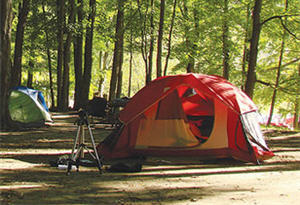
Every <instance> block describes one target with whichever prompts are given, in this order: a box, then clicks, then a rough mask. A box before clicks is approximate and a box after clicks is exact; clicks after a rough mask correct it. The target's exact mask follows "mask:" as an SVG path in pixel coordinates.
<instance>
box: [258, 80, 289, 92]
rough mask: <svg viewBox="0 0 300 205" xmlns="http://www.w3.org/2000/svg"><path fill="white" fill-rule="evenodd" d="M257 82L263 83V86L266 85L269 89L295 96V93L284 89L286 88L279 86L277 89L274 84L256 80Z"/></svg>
mask: <svg viewBox="0 0 300 205" xmlns="http://www.w3.org/2000/svg"><path fill="white" fill-rule="evenodd" d="M256 82H257V83H261V84H263V85H265V86H268V87H270V88H272V89H277V90H280V91H282V92H284V93H287V94H290V95H293V94H294V92H293V91H290V90H288V89H286V88H284V87H280V86H278V87H277V88H276V87H275V85H274V84H272V83H269V82H265V81H262V80H258V79H256Z"/></svg>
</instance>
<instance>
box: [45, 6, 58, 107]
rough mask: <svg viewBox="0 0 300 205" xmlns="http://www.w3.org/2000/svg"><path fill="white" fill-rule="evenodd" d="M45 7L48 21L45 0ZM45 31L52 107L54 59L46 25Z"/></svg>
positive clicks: (52, 103)
mask: <svg viewBox="0 0 300 205" xmlns="http://www.w3.org/2000/svg"><path fill="white" fill-rule="evenodd" d="M42 9H43V19H44V21H45V22H46V21H47V17H46V10H45V5H44V1H43V5H42ZM44 33H45V37H46V44H45V46H46V50H47V62H48V73H49V89H50V98H51V108H53V107H54V106H55V101H54V90H53V76H52V60H51V52H50V41H49V33H48V30H47V27H46V26H45V27H44Z"/></svg>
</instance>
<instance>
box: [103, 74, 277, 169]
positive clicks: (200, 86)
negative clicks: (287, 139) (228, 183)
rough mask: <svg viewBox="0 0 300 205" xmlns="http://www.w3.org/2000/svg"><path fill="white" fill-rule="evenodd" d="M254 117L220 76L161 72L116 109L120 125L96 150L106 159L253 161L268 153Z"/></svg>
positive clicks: (248, 104) (252, 109)
mask: <svg viewBox="0 0 300 205" xmlns="http://www.w3.org/2000/svg"><path fill="white" fill-rule="evenodd" d="M256 117H257V107H256V105H255V104H254V103H253V101H252V100H251V99H250V98H249V97H248V96H247V95H246V94H245V93H244V92H243V91H241V90H240V89H239V88H237V87H236V86H234V85H232V84H231V83H229V82H228V81H227V80H225V79H224V78H222V77H218V76H213V75H203V74H192V73H189V74H181V75H172V76H164V77H160V78H157V79H155V80H154V81H152V82H150V83H149V84H148V85H146V86H145V87H144V88H142V89H141V90H140V91H139V92H138V93H136V95H134V96H133V97H132V99H131V100H130V101H129V102H128V103H127V105H126V106H125V108H124V109H123V110H122V111H121V112H120V116H119V119H120V121H121V122H122V123H123V125H122V127H121V130H120V131H119V133H118V134H112V135H110V136H108V137H107V138H106V139H105V140H104V141H103V142H101V143H100V144H99V145H98V152H99V154H101V155H102V156H104V158H106V159H116V158H126V157H132V156H194V157H199V158H203V159H212V158H228V157H231V158H235V159H238V160H241V161H249V162H254V163H258V162H259V161H262V160H264V159H268V158H270V157H272V156H273V155H274V154H273V153H272V151H271V150H270V149H269V148H268V146H267V144H266V142H265V140H264V137H263V135H262V132H261V130H260V126H259V124H258V120H257V119H256Z"/></svg>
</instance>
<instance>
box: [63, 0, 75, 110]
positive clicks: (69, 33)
mask: <svg viewBox="0 0 300 205" xmlns="http://www.w3.org/2000/svg"><path fill="white" fill-rule="evenodd" d="M74 6H75V5H74V1H73V0H69V8H70V14H69V19H68V25H72V24H74ZM67 28H68V26H67ZM66 30H67V38H66V41H65V45H64V70H63V82H62V97H61V98H62V110H63V111H67V110H68V107H69V87H70V62H71V59H70V56H71V51H70V49H71V43H72V33H73V31H72V30H68V29H66Z"/></svg>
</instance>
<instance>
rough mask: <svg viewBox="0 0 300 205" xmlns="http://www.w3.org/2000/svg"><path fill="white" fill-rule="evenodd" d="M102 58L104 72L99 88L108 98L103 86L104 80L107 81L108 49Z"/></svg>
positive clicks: (102, 94)
mask: <svg viewBox="0 0 300 205" xmlns="http://www.w3.org/2000/svg"><path fill="white" fill-rule="evenodd" d="M107 46H108V45H107ZM101 56H102V55H101ZM101 59H102V60H101V64H102V68H101V72H102V75H101V77H100V79H99V88H98V90H99V92H100V94H101V96H103V97H105V98H106V99H107V93H103V88H104V81H105V78H106V70H107V60H108V51H105V52H104V55H103V57H101ZM99 67H101V66H100V65H99Z"/></svg>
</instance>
